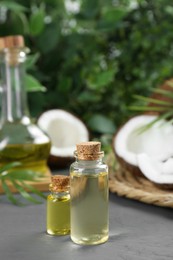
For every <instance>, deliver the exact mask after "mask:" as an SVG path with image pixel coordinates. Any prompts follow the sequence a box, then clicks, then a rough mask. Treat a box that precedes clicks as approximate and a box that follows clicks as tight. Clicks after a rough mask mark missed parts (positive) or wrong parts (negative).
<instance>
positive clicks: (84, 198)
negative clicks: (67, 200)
mask: <svg viewBox="0 0 173 260" xmlns="http://www.w3.org/2000/svg"><path fill="white" fill-rule="evenodd" d="M70 194H71V239H72V241H73V242H75V243H77V244H82V245H94V244H101V243H104V242H106V241H107V240H108V236H109V216H108V215H109V214H108V201H109V193H108V167H107V165H106V164H104V163H103V162H102V159H101V158H100V159H99V160H95V161H84V160H78V159H77V160H76V162H74V163H73V164H72V165H71V167H70Z"/></svg>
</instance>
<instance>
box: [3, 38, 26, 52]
mask: <svg viewBox="0 0 173 260" xmlns="http://www.w3.org/2000/svg"><path fill="white" fill-rule="evenodd" d="M24 47H25V43H24V38H23V36H21V35H14V36H6V37H0V51H2V50H3V49H5V48H8V49H11V48H24Z"/></svg>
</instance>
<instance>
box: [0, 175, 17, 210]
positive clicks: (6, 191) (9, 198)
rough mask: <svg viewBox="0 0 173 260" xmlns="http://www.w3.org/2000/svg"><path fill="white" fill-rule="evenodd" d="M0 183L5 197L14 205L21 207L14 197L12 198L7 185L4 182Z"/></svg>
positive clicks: (2, 180)
mask: <svg viewBox="0 0 173 260" xmlns="http://www.w3.org/2000/svg"><path fill="white" fill-rule="evenodd" d="M1 182H2V188H3V190H4V192H5V194H6V195H7V198H8V200H9V201H11V202H12V203H13V204H15V205H21V204H20V202H19V201H18V200H17V199H15V197H14V196H13V193H12V192H11V191H10V189H9V187H8V185H7V184H6V182H5V180H4V179H1Z"/></svg>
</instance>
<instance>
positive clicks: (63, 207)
mask: <svg viewBox="0 0 173 260" xmlns="http://www.w3.org/2000/svg"><path fill="white" fill-rule="evenodd" d="M47 233H48V234H50V235H67V234H69V233H70V193H69V192H68V191H67V192H59V193H58V192H57V193H55V192H52V193H51V194H50V195H49V196H48V197H47Z"/></svg>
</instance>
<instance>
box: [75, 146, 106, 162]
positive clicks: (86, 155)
mask: <svg viewBox="0 0 173 260" xmlns="http://www.w3.org/2000/svg"><path fill="white" fill-rule="evenodd" d="M76 148H77V150H76V151H75V154H77V157H78V158H79V159H80V160H89V161H90V160H97V159H99V158H100V156H103V152H102V151H100V149H101V143H100V142H83V143H79V144H76Z"/></svg>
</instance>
